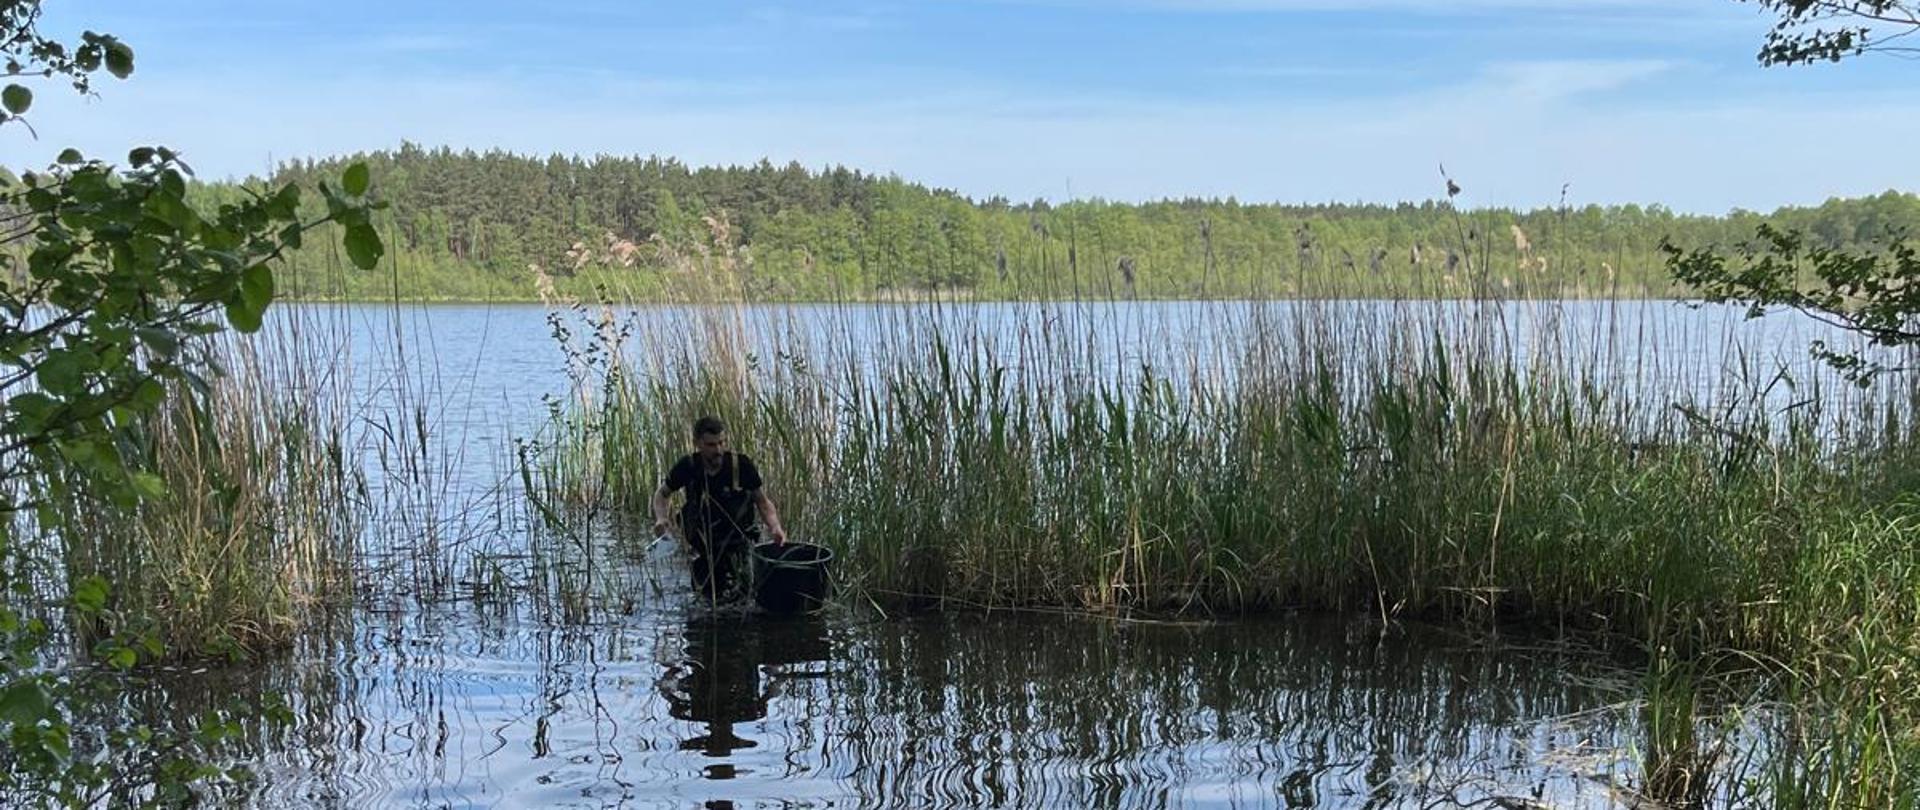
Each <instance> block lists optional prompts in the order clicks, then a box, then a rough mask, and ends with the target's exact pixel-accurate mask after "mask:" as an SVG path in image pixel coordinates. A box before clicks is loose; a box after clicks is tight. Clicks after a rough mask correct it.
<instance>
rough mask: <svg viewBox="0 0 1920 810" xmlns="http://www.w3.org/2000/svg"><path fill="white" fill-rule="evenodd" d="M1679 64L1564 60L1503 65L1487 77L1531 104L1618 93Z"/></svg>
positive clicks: (1495, 66)
mask: <svg viewBox="0 0 1920 810" xmlns="http://www.w3.org/2000/svg"><path fill="white" fill-rule="evenodd" d="M1674 67H1676V63H1674V62H1672V61H1670V60H1665V59H1562V60H1545V61H1524V62H1503V63H1499V64H1495V65H1492V66H1490V67H1489V68H1488V69H1487V71H1486V75H1487V78H1488V80H1489V81H1490V82H1492V83H1493V85H1494V86H1495V87H1496V88H1498V89H1499V90H1501V91H1504V92H1507V93H1511V94H1513V95H1514V96H1516V97H1517V98H1520V99H1525V100H1529V101H1550V100H1554V99H1560V98H1566V97H1570V96H1577V95H1580V94H1583V93H1593V92H1599V91H1604V90H1614V89H1617V88H1619V87H1622V86H1625V85H1628V84H1632V83H1634V82H1637V81H1641V80H1643V79H1648V78H1651V77H1653V76H1657V75H1659V74H1661V73H1665V72H1667V71H1669V70H1672V69H1673V68H1674Z"/></svg>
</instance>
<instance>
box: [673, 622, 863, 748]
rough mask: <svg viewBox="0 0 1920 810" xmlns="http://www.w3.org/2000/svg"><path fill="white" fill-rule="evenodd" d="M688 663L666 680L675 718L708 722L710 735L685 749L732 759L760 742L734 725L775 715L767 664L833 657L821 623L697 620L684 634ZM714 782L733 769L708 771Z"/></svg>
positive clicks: (677, 667)
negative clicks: (769, 709) (770, 706)
mask: <svg viewBox="0 0 1920 810" xmlns="http://www.w3.org/2000/svg"><path fill="white" fill-rule="evenodd" d="M681 639H682V642H683V647H682V655H681V657H680V661H679V662H678V663H675V664H673V665H671V666H669V667H668V668H667V672H666V676H665V677H663V678H662V679H661V681H660V688H661V692H662V693H663V694H664V695H665V696H666V699H667V706H668V713H669V714H671V715H672V716H673V717H674V718H676V719H679V720H690V721H693V722H696V723H704V724H706V729H705V733H703V734H698V735H695V736H693V737H691V738H689V739H686V740H682V741H681V742H680V750H682V751H699V752H701V753H702V754H705V755H706V756H710V757H724V756H727V755H729V754H732V753H733V752H734V751H738V750H741V749H745V748H752V747H754V746H756V745H758V744H759V743H757V742H755V741H753V740H749V739H745V738H743V737H741V736H740V735H738V734H736V733H734V725H735V724H738V723H750V722H753V721H755V720H759V719H761V718H764V717H766V716H767V702H768V700H769V699H770V698H771V697H772V689H771V687H772V684H771V683H770V679H769V678H768V676H767V673H766V672H764V671H763V669H762V667H763V665H766V666H775V665H782V664H795V663H802V662H808V661H820V660H824V659H825V658H826V657H827V637H826V629H825V627H824V626H823V625H822V624H821V623H820V620H819V619H818V618H813V617H808V618H803V619H775V618H770V617H766V616H757V615H751V614H742V615H734V616H712V615H707V616H695V617H692V618H690V619H689V620H688V621H687V624H686V627H685V628H684V629H683V631H682V633H681ZM707 775H708V776H709V778H714V779H726V778H731V776H732V775H733V770H732V769H731V768H726V767H719V768H708V769H707Z"/></svg>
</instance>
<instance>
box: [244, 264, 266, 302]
mask: <svg viewBox="0 0 1920 810" xmlns="http://www.w3.org/2000/svg"><path fill="white" fill-rule="evenodd" d="M240 297H241V298H243V299H245V300H246V302H247V306H250V307H252V308H254V309H255V310H257V311H260V312H266V310H267V305H268V304H271V303H273V268H271V267H268V266H266V265H265V264H256V265H254V266H252V267H249V268H247V269H246V270H244V271H242V272H241V274H240Z"/></svg>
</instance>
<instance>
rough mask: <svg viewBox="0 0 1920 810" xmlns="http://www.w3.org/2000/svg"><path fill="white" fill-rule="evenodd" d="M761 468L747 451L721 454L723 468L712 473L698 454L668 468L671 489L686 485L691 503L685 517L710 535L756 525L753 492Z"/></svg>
mask: <svg viewBox="0 0 1920 810" xmlns="http://www.w3.org/2000/svg"><path fill="white" fill-rule="evenodd" d="M760 484H761V481H760V468H759V467H756V466H754V464H753V459H751V458H748V457H747V455H746V454H745V453H731V452H730V453H727V454H726V455H724V456H721V457H720V469H719V470H718V471H717V472H714V473H711V474H709V473H708V472H707V470H706V465H704V464H702V463H700V455H699V454H697V453H695V454H691V455H686V456H682V457H681V458H680V460H679V461H678V462H676V463H674V465H673V469H671V470H668V471H667V480H666V482H665V486H666V488H667V491H668V492H672V491H674V490H677V489H680V488H682V487H685V488H686V490H687V503H686V505H684V506H682V507H680V517H681V520H683V521H685V522H687V523H688V524H691V525H692V526H696V527H701V528H702V529H704V530H705V531H706V532H707V533H708V534H710V535H711V534H715V533H720V532H736V531H737V532H739V533H741V534H745V533H747V532H748V531H749V530H751V529H752V528H753V523H754V514H753V494H754V493H755V492H756V491H758V490H759V489H760Z"/></svg>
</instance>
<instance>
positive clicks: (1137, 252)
mask: <svg viewBox="0 0 1920 810" xmlns="http://www.w3.org/2000/svg"><path fill="white" fill-rule="evenodd" d="M353 163H364V164H366V165H367V166H368V167H369V168H370V170H371V172H372V177H373V194H374V196H375V197H377V198H379V199H381V200H383V201H386V202H388V203H390V204H391V205H390V207H389V208H388V209H387V210H385V211H382V212H379V213H377V214H376V222H375V225H376V227H377V228H379V230H380V232H381V235H382V236H383V237H385V241H386V242H387V243H388V247H389V251H390V253H389V258H388V261H389V262H390V263H391V264H390V265H389V266H386V267H384V268H382V269H378V270H375V271H359V270H353V269H350V267H351V265H350V263H348V262H346V261H344V260H343V259H342V257H341V256H340V255H339V251H340V248H339V246H338V245H339V243H338V241H337V240H333V241H324V242H323V241H319V240H316V241H315V243H314V244H313V245H311V246H307V247H303V248H301V249H300V250H297V251H294V252H293V253H292V254H291V255H290V257H289V258H290V263H291V269H292V272H291V273H290V277H291V278H292V279H293V281H292V282H291V283H290V284H289V285H286V289H285V291H286V292H288V293H290V294H292V295H295V296H300V297H311V298H329V297H348V298H353V297H360V298H366V297H385V296H388V295H391V294H394V293H396V292H397V293H400V294H403V295H418V296H424V297H430V298H523V299H524V298H533V297H536V296H538V295H539V294H540V293H542V292H550V293H567V292H574V293H586V292H589V291H591V290H592V289H593V288H595V287H608V288H613V289H615V290H617V291H618V292H619V293H621V294H624V295H627V296H634V297H639V298H643V299H644V298H650V297H666V296H670V295H673V294H675V293H676V292H679V291H688V290H694V291H698V290H715V289H727V290H734V291H738V292H742V293H746V294H750V295H752V296H755V297H759V298H767V299H792V300H821V299H838V298H848V299H870V298H886V297H891V296H910V295H922V294H927V293H929V292H935V291H937V292H941V293H944V294H952V295H958V296H969V297H978V298H994V299H1005V298H1033V297H1043V296H1079V297H1094V298H1103V297H1104V298H1219V297H1239V296H1314V295H1331V296H1395V295H1413V296H1435V297H1454V296H1465V295H1474V294H1483V293H1492V294H1501V295H1508V296H1515V297H1537V296H1571V297H1614V296H1619V297H1640V296H1666V295H1684V294H1686V293H1687V292H1688V290H1686V289H1685V288H1682V287H1679V286H1676V283H1675V282H1674V281H1673V280H1672V276H1671V274H1670V273H1669V272H1668V270H1667V267H1666V264H1665V258H1664V256H1663V255H1662V253H1661V250H1660V245H1661V243H1662V241H1663V240H1669V241H1671V242H1672V243H1673V244H1675V245H1678V246H1681V247H1686V248H1696V247H1702V246H1712V245H1721V246H1731V245H1736V244H1739V243H1741V242H1742V241H1743V240H1747V239H1751V238H1752V234H1753V233H1754V232H1755V229H1756V226H1757V225H1758V224H1760V223H1763V222H1764V223H1772V224H1774V225H1776V226H1778V227H1782V228H1789V229H1793V230H1797V231H1802V232H1805V233H1806V234H1808V236H1809V238H1811V239H1814V240H1818V241H1820V242H1821V243H1823V244H1827V245H1830V246H1833V247H1835V248H1848V247H1852V246H1854V245H1856V244H1884V243H1885V242H1886V240H1887V238H1888V235H1889V234H1893V233H1898V232H1899V231H1900V230H1901V229H1903V228H1906V227H1909V226H1911V225H1913V224H1915V223H1920V197H1916V196H1915V195H1913V194H1910V193H1899V192H1892V191H1889V192H1887V193H1884V194H1881V195H1879V196H1875V197H1867V198H1857V199H1844V200H1840V199H1836V200H1831V201H1829V202H1827V203H1825V204H1823V205H1820V206H1815V207H1795V208H1782V209H1780V210H1777V211H1774V212H1771V213H1768V214H1762V213H1759V212H1752V211H1742V210H1736V211H1733V212H1730V213H1728V214H1726V215H1720V216H1703V215H1694V214H1684V213H1679V212H1675V211H1672V210H1670V209H1668V208H1666V207H1664V206H1660V205H1657V204H1656V205H1647V206H1641V205H1632V204H1629V205H1611V206H1600V205H1585V206H1567V205H1559V206H1543V207H1540V208H1536V209H1532V210H1513V209H1505V208H1481V209H1456V208H1455V207H1454V205H1453V204H1452V202H1451V201H1450V200H1448V199H1447V198H1440V199H1436V200H1429V201H1423V202H1403V203H1399V204H1395V205H1378V204H1364V205H1362V204H1338V203H1334V204H1324V205H1279V204H1256V203H1245V202H1241V201H1238V200H1235V199H1232V198H1228V199H1183V200H1162V201H1158V202H1148V203H1137V204H1134V203H1116V202H1108V201H1103V200H1097V199H1094V200H1075V201H1071V202H1066V203H1057V204H1056V203H1049V202H1048V201H1046V200H1033V201H1028V202H1013V201H1009V200H1007V199H1004V198H1001V197H993V198H989V199H985V200H979V199H972V198H969V197H966V196H963V195H961V194H958V193H956V192H953V191H950V190H945V189H939V188H930V187H927V186H924V185H920V184H916V183H911V182H908V181H906V180H902V179H900V178H898V177H892V176H882V175H876V174H870V173H865V172H861V171H858V170H854V169H848V168H845V167H840V166H835V167H832V168H826V169H820V170H814V169H809V168H806V167H803V166H801V165H799V164H797V163H788V164H786V165H784V166H780V165H775V164H772V163H770V162H767V161H762V162H760V163H758V164H755V165H750V166H725V167H693V166H689V165H687V164H685V163H682V162H680V161H678V160H675V159H673V158H664V157H611V156H598V157H593V158H580V157H571V156H563V155H552V156H548V157H545V158H538V157H532V156H524V155H518V154H513V153H509V152H502V151H487V152H474V151H457V150H453V149H449V148H425V147H422V146H419V145H415V144H411V143H406V144H402V145H401V146H400V148H398V149H396V150H390V151H389V150H383V151H375V152H371V153H365V154H355V155H350V156H340V157H333V158H325V159H313V160H303V161H294V162H288V163H285V164H282V165H281V166H280V167H278V168H277V170H276V171H275V172H274V176H273V177H271V178H265V179H258V180H255V179H249V180H247V181H241V182H232V183H212V184H204V185H199V186H196V188H195V192H196V196H197V197H198V198H200V199H201V200H202V201H203V202H205V203H206V204H208V205H210V206H212V205H218V204H220V203H226V202H233V201H236V200H240V199H243V198H245V197H246V196H247V195H248V194H249V193H250V192H251V190H253V189H256V188H270V187H279V186H282V185H284V184H287V183H294V184H297V185H301V186H305V187H310V186H311V185H312V184H313V183H315V182H317V181H318V180H320V179H322V178H326V177H338V176H339V175H340V173H341V172H342V171H343V170H344V169H345V168H346V167H347V166H348V165H350V164H353ZM316 204H317V203H316Z"/></svg>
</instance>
